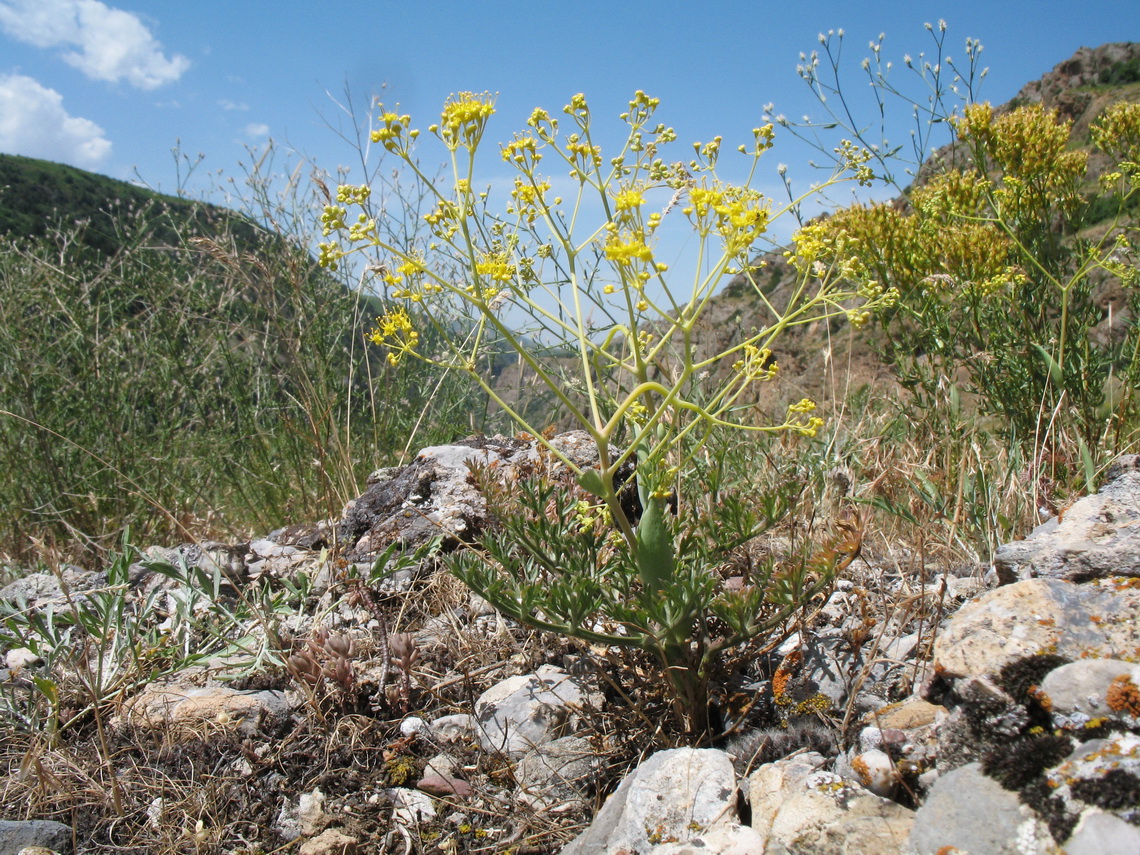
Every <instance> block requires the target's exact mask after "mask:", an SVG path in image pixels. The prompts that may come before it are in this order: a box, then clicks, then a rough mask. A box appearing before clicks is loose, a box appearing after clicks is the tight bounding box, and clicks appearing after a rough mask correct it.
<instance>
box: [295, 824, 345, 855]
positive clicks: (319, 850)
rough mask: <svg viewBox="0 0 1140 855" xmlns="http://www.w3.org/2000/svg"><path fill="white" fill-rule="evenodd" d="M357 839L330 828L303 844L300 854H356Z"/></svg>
mask: <svg viewBox="0 0 1140 855" xmlns="http://www.w3.org/2000/svg"><path fill="white" fill-rule="evenodd" d="M356 844H357V839H356V838H355V837H350V836H349V835H347V834H345V833H344V832H343V831H340V830H339V829H335V828H329V829H326V830H325V831H322V832H321V833H320V834H318V835H317V836H316V837H314V838H313V839H312V840H306V841H305V842H304V843H302V844H301V848H300V850H299V855H356V851H357V849H356Z"/></svg>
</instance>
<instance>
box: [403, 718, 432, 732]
mask: <svg viewBox="0 0 1140 855" xmlns="http://www.w3.org/2000/svg"><path fill="white" fill-rule="evenodd" d="M428 729H429V728H428V723H427V722H426V721H424V720H423V719H422V718H420V717H419V716H414V715H410V716H408V717H407V718H406V719H404V720H403V721H402V722H400V733H402V734H403V735H404V736H416V735H418V734H421V733H426V732H427V731H428Z"/></svg>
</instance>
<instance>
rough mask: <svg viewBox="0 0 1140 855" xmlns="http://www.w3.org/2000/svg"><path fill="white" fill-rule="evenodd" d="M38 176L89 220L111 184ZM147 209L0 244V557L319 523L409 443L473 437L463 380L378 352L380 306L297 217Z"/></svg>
mask: <svg viewBox="0 0 1140 855" xmlns="http://www.w3.org/2000/svg"><path fill="white" fill-rule="evenodd" d="M9 160H10V159H9ZM32 166H33V167H34V168H33V169H32V171H31V173H29V174H32V175H37V176H40V177H44V176H47V175H48V174H49V173H52V172H53V171H54V172H56V174H55V180H56V181H57V182H63V184H64V185H65V186H80V185H82V186H83V187H84V188H85V190H84V192H87V191H90V193H91V194H95V195H91V196H86V195H84V196H82V199H86V200H88V201H89V203H90V206H92V207H97V206H98V203H97V193H98V192H100V191H101V190H106V189H107V187H105V186H104V185H105V184H106V183H108V182H105V181H103V180H102V179H99V180H94V179H92V180H90V181H89V180H88V177H84V176H85V174H83V173H80V174H79V175H78V176H76V175H75V173H77V172H78V171H77V170H70V169H68V168H66V167H59V168H58V170H52V169H51V168H50V167H51V166H53V165H46V166H44V167H42V169H41V167H40V166H39V165H38V164H36V163H33V164H32ZM69 179H74V180H73V181H69ZM45 180H47V179H46V178H45ZM123 186H126V185H123ZM119 189H121V188H119ZM45 196H47V197H51V198H55V197H56V196H57V194H55V193H54V191H53V192H51V193H46V194H45ZM152 196H153V194H147V193H142V192H141V191H140V193H139V194H138V195H137V197H134V198H132V199H131V200H129V201H128V202H125V203H124V204H125V205H126V207H123V206H117V207H113V208H112V209H110V210H111V213H109V214H107V219H106V223H107V224H108V225H107V228H106V229H103V230H101V231H99V234H98V235H96V236H95V238H94V239H92V233H93V231H95V230H96V225H95V223H94V220H92V221H91V222H87V223H80V224H77V225H76V224H72V225H57V226H55V227H54V228H52V229H51V230H49V231H47V232H45V233H44V234H42V235H30V236H24V237H19V238H16V237H8V238H0V388H2V389H3V390H4V393H3V397H2V399H0V410H2V411H3V413H2V414H0V554H7V555H9V556H13V557H17V556H21V555H31V554H32V553H33V552H35V551H37V549H40V548H42V547H44V546H47V547H54V548H56V549H58V550H59V551H60V552H61V553H62V554H63V555H65V556H67V557H68V558H70V559H71V560H76V561H80V562H83V563H98V562H99V561H100V560H101V556H103V555H104V553H105V552H106V550H107V549H108V548H110V547H113V546H114V545H115V544H116V542H117V540H118V538H119V535H120V532H122V530H123V529H124V528H126V527H128V526H130V527H131V529H132V531H133V532H134V534H135V536H136V537H137V538H138V541H139V542H156V541H165V542H172V541H174V542H176V541H183V540H186V539H189V538H190V537H191V536H209V535H213V536H223V535H232V534H238V533H241V532H245V533H250V532H256V533H264V532H267V531H269V530H271V529H272V528H275V527H278V526H281V525H284V524H287V523H293V522H301V521H306V520H308V521H315V520H316V519H320V518H324V517H328V516H332V515H335V514H337V513H338V512H339V510H340V508H341V507H342V506H343V504H344V502H346V501H347V500H349V499H351V498H353V497H355V496H356V495H358V493H359V490H360V489H361V488H362V485H363V481H364V477H365V476H366V475H367V473H368V472H369V471H371V470H372V469H374V468H376V467H377V466H380V465H384V464H388V463H391V462H393V461H395V460H396V459H398V458H399V456H400V455H401V454H402V453H403V451H404V449H405V446H406V444H407V443H408V442H409V439H410V437H411V436H412V434H413V433H415V432H416V431H417V430H418V435H419V439H420V440H422V442H423V443H424V444H427V443H429V442H432V441H436V440H446V439H453V438H454V437H455V436H456V435H462V434H464V433H467V432H470V430H471V421H472V413H473V412H480V411H481V405H480V402H479V401H477V400H474V399H472V398H470V397H469V394H468V390H467V388H466V386H465V385H464V384H463V383H462V381H461V380H460V379H459V378H458V377H452V378H445V379H444V381H443V383H442V384H440V386H439V388H437V384H438V383H439V378H438V377H434V376H432V377H425V376H423V372H424V369H423V368H422V367H419V366H417V365H415V364H406V365H402V366H400V367H399V368H398V369H397V368H393V367H392V366H390V365H389V364H388V363H387V362H386V361H384V360H383V359H382V358H381V355H380V354H379V353H377V352H376V349H374V348H369V347H366V345H365V342H364V332H365V331H366V329H367V327H368V326H369V325H370V323H371V322H372V319H373V318H374V316H375V314H376V313H377V312H378V311H379V308H380V306H379V302H378V301H377V300H376V299H375V298H373V297H369V296H364V295H361V294H359V293H357V292H354V291H353V290H352V289H351V288H350V287H349V285H350V283H349V282H347V281H345V280H344V279H338V278H335V277H333V276H331V275H330V274H329V273H328V272H326V271H323V270H321V269H319V268H318V267H317V266H316V265H315V264H314V263H313V261H312V259H311V257H310V255H309V253H308V251H307V248H306V246H305V243H304V241H305V239H306V237H308V236H311V232H310V233H309V235H305V234H304V232H305V231H306V230H307V229H308V228H309V225H306V224H305V222H304V221H303V220H298V221H297V222H296V223H295V224H294V225H295V232H296V233H294V234H289V233H284V232H281V231H276V232H275V231H272V230H270V229H264V228H259V227H258V226H256V224H255V223H254V221H253V219H252V218H249V217H239V216H237V215H234V214H232V213H229V214H227V215H225V216H219V215H218V211H219V209H211V208H208V207H202V206H195V205H192V204H189V203H185V202H178V200H174V202H173V203H171V202H170V200H166V199H159V198H152ZM13 198H15V197H13V196H12V195H6V196H5V197H4V199H5V202H6V203H10V202H11V201H12V199H13ZM61 198H62V197H61ZM72 202H75V199H72ZM136 203H139V204H140V207H134V208H131V207H130V206H132V205H134V204H136ZM75 204H78V202H75ZM313 209H314V206H312V205H307V206H306V207H302V208H300V209H299V213H303V212H304V211H305V210H313ZM75 210H78V208H77V209H75ZM84 210H87V209H84ZM5 211H6V212H7V213H6V214H5V215H4V222H5V223H7V224H8V225H12V224H13V223H14V224H16V225H19V222H20V213H21V212H20V211H19V210H18V209H17V210H16V211H15V212H13V210H12V209H11V208H9V207H7V204H6V206H5ZM62 219H64V220H66V221H71V220H73V219H75V217H72V216H68V217H64V218H62ZM204 222H208V223H210V224H211V227H210V228H208V229H207V228H203V226H202V224H203V223H204ZM310 225H311V224H310ZM100 228H101V227H100ZM432 407H434V409H431V408H432ZM429 409H430V413H429V414H428V417H427V418H424V419H423V420H421V419H420V417H421V415H422V414H424V412H425V410H429ZM413 450H414V449H413Z"/></svg>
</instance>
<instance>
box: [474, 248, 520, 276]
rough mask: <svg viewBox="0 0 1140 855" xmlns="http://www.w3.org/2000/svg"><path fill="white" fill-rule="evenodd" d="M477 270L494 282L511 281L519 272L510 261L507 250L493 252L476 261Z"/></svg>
mask: <svg viewBox="0 0 1140 855" xmlns="http://www.w3.org/2000/svg"><path fill="white" fill-rule="evenodd" d="M475 272H476V273H478V274H479V275H480V276H486V277H487V278H488V279H490V280H492V281H494V282H510V281H511V280H512V279H514V278H515V275H516V274H517V273H518V268H517V267H515V265H513V264H511V263H510V262H509V260H508V256H507V254H506V253H505V252H492V253H488V254H486V255H484V256H483V258H482V259H481V260H479V261H477V262H475Z"/></svg>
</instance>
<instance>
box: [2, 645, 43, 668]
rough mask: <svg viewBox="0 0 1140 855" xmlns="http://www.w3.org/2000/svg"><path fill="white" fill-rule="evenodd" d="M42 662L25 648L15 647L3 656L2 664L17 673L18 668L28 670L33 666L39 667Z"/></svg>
mask: <svg viewBox="0 0 1140 855" xmlns="http://www.w3.org/2000/svg"><path fill="white" fill-rule="evenodd" d="M43 661H44V660H43V659H41V658H40V657H39V656H37V655H36V654H35V653H32V651H30V650H28V648H26V647H15V648H13V649H12V650H9V651H8V653H7V654H6V655H5V656H4V664H5V665H7V666H8V667H9V668H11V669H12V670H13V671H18V670H19V669H20V668H30V667H32V666H33V665H39V664H40V663H41V662H43Z"/></svg>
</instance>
